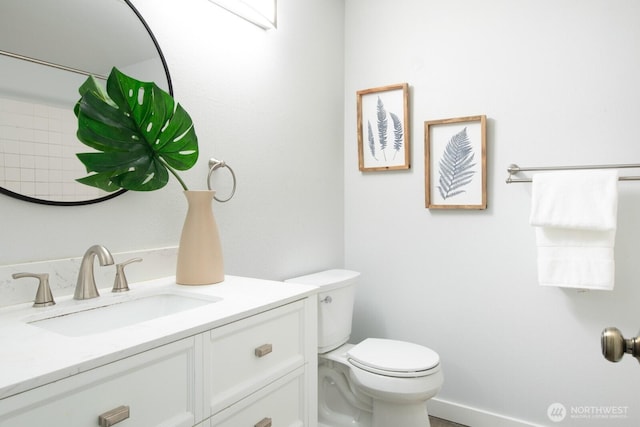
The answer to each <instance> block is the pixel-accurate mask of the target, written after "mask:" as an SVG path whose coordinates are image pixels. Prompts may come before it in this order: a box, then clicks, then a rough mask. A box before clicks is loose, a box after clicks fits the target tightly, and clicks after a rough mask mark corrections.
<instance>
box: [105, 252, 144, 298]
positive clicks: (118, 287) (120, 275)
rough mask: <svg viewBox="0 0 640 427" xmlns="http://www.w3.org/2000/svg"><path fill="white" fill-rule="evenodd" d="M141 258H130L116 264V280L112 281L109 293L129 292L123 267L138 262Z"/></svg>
mask: <svg viewBox="0 0 640 427" xmlns="http://www.w3.org/2000/svg"><path fill="white" fill-rule="evenodd" d="M140 261H142V258H131V259H128V260H126V261H124V262H122V263H120V264H116V278H115V280H114V281H113V289H111V292H126V291H128V290H129V283H128V282H127V276H125V274H124V267H125V266H127V265H129V264H131V263H132V262H140Z"/></svg>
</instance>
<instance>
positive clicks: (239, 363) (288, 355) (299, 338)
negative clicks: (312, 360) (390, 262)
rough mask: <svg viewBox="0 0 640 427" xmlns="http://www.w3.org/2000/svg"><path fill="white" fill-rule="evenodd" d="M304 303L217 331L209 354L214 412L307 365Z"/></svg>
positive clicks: (207, 378)
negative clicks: (305, 357) (305, 363)
mask: <svg viewBox="0 0 640 427" xmlns="http://www.w3.org/2000/svg"><path fill="white" fill-rule="evenodd" d="M303 334H304V303H303V302H302V301H299V302H296V303H292V304H288V305H285V306H283V307H279V308H276V309H273V310H270V311H267V312H265V313H261V314H258V315H255V316H252V317H249V318H247V319H243V320H240V321H237V322H234V323H231V324H229V325H226V326H223V327H220V328H217V329H214V330H213V331H211V333H210V334H209V337H210V342H209V343H208V344H209V345H208V346H207V348H206V356H205V396H206V398H207V401H208V402H210V414H215V413H216V412H218V411H220V410H222V409H224V408H225V407H227V406H229V405H230V404H232V403H233V402H235V401H237V400H239V399H241V398H242V397H244V396H245V395H247V394H248V393H250V392H252V391H255V390H257V389H258V388H261V387H264V386H265V385H267V384H269V383H270V382H272V381H274V380H275V379H277V378H278V377H280V376H282V375H284V374H285V373H287V372H290V371H292V370H293V369H295V368H297V367H299V366H302V365H303V364H304V337H303Z"/></svg>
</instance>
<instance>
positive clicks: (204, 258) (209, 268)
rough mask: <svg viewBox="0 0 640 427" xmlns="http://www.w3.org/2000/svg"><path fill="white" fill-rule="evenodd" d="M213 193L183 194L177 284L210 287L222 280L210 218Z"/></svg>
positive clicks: (215, 229) (213, 223) (217, 242)
mask: <svg viewBox="0 0 640 427" xmlns="http://www.w3.org/2000/svg"><path fill="white" fill-rule="evenodd" d="M214 194H215V191H185V192H184V195H185V197H186V198H187V204H188V210H187V216H186V218H185V221H184V226H183V227H182V236H181V237H180V247H179V248H178V265H177V269H176V283H178V284H179V285H210V284H213V283H219V282H222V281H223V280H224V265H223V260H222V247H221V245H220V235H219V234H218V227H217V226H216V221H215V219H214V217H213V207H212V206H211V204H212V202H213V196H214Z"/></svg>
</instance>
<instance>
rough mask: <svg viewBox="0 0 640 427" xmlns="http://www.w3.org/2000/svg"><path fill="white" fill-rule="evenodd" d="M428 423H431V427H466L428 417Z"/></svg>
mask: <svg viewBox="0 0 640 427" xmlns="http://www.w3.org/2000/svg"><path fill="white" fill-rule="evenodd" d="M429 421H430V422H431V427H468V426H463V425H462V424H456V423H453V422H451V421H447V420H443V419H442V418H436V417H431V416H430V417H429Z"/></svg>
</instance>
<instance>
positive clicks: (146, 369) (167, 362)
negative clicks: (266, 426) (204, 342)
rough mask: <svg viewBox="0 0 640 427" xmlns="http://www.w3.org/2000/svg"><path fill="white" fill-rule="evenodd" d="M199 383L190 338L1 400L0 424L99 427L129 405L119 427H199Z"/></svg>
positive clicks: (18, 426)
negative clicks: (196, 399) (196, 396)
mask: <svg viewBox="0 0 640 427" xmlns="http://www.w3.org/2000/svg"><path fill="white" fill-rule="evenodd" d="M194 381H195V373H194V339H193V338H188V339H185V340H181V341H177V342H174V343H171V344H168V345H165V346H162V347H159V348H157V349H154V350H150V351H147V352H145V353H141V354H138V355H135V356H132V357H129V358H126V359H123V360H119V361H117V362H114V363H111V364H108V365H104V366H101V367H99V368H96V369H93V370H91V371H87V372H83V373H81V374H78V375H74V376H72V377H69V378H66V379H64V380H60V381H57V382H54V383H51V384H47V385H44V386H42V387H39V388H37V389H34V390H31V391H27V392H24V393H21V394H18V395H15V396H12V397H10V398H7V399H3V400H0V425H2V426H3V427H24V426H73V427H94V426H98V425H99V424H98V417H99V415H101V414H103V413H105V412H107V411H110V410H112V409H114V408H117V407H120V406H122V405H125V406H128V407H129V417H128V418H127V419H124V420H123V421H120V422H119V423H117V424H116V426H117V427H143V426H144V427H147V426H162V427H178V426H179V427H186V426H193V425H194V424H195V422H196V419H195V407H194V406H195V405H194V396H193V390H194Z"/></svg>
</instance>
